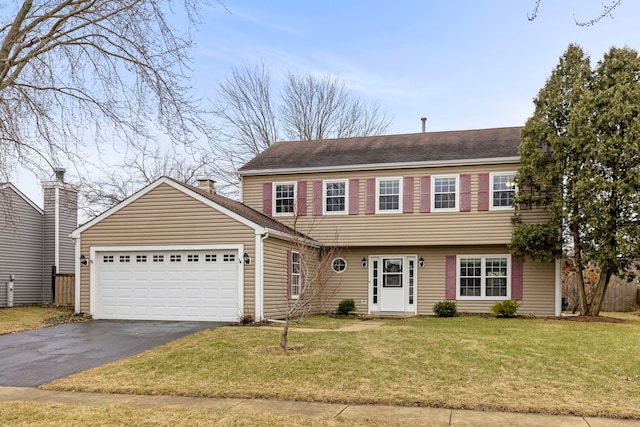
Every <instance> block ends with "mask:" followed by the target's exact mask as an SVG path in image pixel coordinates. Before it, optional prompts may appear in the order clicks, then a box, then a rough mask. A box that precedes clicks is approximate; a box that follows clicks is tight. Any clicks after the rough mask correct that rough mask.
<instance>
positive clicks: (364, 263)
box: [362, 257, 367, 268]
mask: <svg viewBox="0 0 640 427" xmlns="http://www.w3.org/2000/svg"><path fill="white" fill-rule="evenodd" d="M366 266H367V259H366V258H365V257H362V268H365V267H366Z"/></svg>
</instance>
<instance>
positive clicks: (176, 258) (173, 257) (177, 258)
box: [169, 255, 182, 262]
mask: <svg viewBox="0 0 640 427" xmlns="http://www.w3.org/2000/svg"><path fill="white" fill-rule="evenodd" d="M181 260H182V257H181V256H180V255H171V256H169V261H171V262H180V261H181Z"/></svg>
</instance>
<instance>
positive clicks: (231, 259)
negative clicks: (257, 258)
mask: <svg viewBox="0 0 640 427" xmlns="http://www.w3.org/2000/svg"><path fill="white" fill-rule="evenodd" d="M235 260H236V256H235V254H224V255H223V256H222V261H223V262H234V261H235Z"/></svg>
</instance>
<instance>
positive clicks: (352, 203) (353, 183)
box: [349, 179, 360, 215]
mask: <svg viewBox="0 0 640 427" xmlns="http://www.w3.org/2000/svg"><path fill="white" fill-rule="evenodd" d="M359 205H360V181H359V180H357V179H350V180H349V215H358V213H359V211H360V206H359Z"/></svg>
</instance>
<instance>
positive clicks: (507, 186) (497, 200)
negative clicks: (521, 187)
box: [490, 172, 516, 210]
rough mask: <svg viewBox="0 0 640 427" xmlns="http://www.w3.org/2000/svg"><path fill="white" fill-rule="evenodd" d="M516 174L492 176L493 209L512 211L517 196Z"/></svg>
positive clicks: (495, 174) (494, 174) (503, 173)
mask: <svg viewBox="0 0 640 427" xmlns="http://www.w3.org/2000/svg"><path fill="white" fill-rule="evenodd" d="M515 178H516V174H515V172H500V173H492V174H491V195H490V197H491V199H490V200H491V205H490V206H491V209H496V210H498V209H511V207H512V205H513V197H514V196H515V194H516V183H515Z"/></svg>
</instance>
